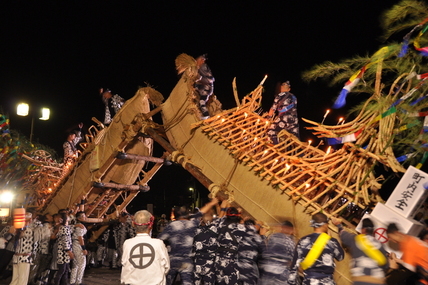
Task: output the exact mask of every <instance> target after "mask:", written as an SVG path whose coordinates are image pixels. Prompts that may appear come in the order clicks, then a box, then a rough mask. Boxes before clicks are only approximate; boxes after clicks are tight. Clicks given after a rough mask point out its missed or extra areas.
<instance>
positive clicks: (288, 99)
mask: <svg viewBox="0 0 428 285" xmlns="http://www.w3.org/2000/svg"><path fill="white" fill-rule="evenodd" d="M290 90H291V84H290V81H285V82H283V83H281V86H280V92H279V93H278V95H276V96H275V99H274V100H273V104H272V107H271V108H270V110H269V113H268V116H267V117H268V118H274V121H273V122H272V124H271V125H270V126H269V130H268V132H267V135H268V136H269V138H270V140H271V141H272V143H273V144H278V143H279V141H278V134H279V132H280V131H281V130H286V131H288V132H289V133H291V134H293V135H295V136H296V137H297V138H299V137H300V136H299V119H298V117H297V98H296V96H294V94H293V93H291V92H290ZM275 116H276V117H275Z"/></svg>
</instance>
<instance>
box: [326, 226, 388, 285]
mask: <svg viewBox="0 0 428 285" xmlns="http://www.w3.org/2000/svg"><path fill="white" fill-rule="evenodd" d="M332 222H333V224H334V225H336V226H337V227H338V228H339V234H340V239H341V240H342V244H343V245H344V246H345V247H347V248H349V250H350V251H351V255H352V263H351V266H350V267H351V276H352V281H353V284H355V285H371V284H385V272H386V270H387V269H388V267H389V264H388V253H387V252H386V250H385V249H384V248H383V246H382V244H381V243H380V241H378V240H377V239H375V238H374V236H373V231H374V224H373V222H372V220H370V219H369V218H365V219H363V220H362V227H361V234H359V235H356V234H353V233H350V232H347V231H345V230H344V229H343V226H342V221H341V220H340V219H337V218H332Z"/></svg>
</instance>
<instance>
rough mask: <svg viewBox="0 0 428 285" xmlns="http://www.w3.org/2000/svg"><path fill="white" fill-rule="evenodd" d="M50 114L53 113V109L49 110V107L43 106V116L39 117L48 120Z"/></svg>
mask: <svg viewBox="0 0 428 285" xmlns="http://www.w3.org/2000/svg"><path fill="white" fill-rule="evenodd" d="M50 114H51V110H49V108H42V116H41V117H40V118H39V119H40V120H43V121H47V120H49V116H50Z"/></svg>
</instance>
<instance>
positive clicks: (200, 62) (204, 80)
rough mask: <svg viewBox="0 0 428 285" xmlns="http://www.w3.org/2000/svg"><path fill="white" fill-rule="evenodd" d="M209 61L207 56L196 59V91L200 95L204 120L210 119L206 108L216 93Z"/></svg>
mask: <svg viewBox="0 0 428 285" xmlns="http://www.w3.org/2000/svg"><path fill="white" fill-rule="evenodd" d="M206 60H207V56H206V54H203V55H201V56H198V57H197V58H196V66H197V68H198V78H197V79H196V80H195V85H194V86H195V90H196V92H197V93H198V94H199V106H200V109H201V113H202V119H207V118H209V116H210V114H209V112H208V108H207V106H206V104H207V101H208V100H209V98H210V96H211V95H212V94H213V92H214V81H215V79H214V76H213V74H212V72H211V69H210V68H209V66H208V65H207V64H206V63H205V61H206Z"/></svg>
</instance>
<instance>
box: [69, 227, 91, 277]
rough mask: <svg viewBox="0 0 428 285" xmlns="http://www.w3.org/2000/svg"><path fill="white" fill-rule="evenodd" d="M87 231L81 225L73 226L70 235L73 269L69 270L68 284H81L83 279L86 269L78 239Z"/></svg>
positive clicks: (84, 257) (84, 258)
mask: <svg viewBox="0 0 428 285" xmlns="http://www.w3.org/2000/svg"><path fill="white" fill-rule="evenodd" d="M86 232H87V230H86V228H85V226H83V224H82V223H78V224H76V225H75V226H74V231H73V234H72V241H73V253H74V259H73V268H72V269H71V275H70V284H76V285H77V284H81V283H82V279H83V273H84V272H85V267H86V256H85V255H84V254H83V249H82V246H81V245H80V242H79V237H82V238H83V236H84V235H85V234H86Z"/></svg>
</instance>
